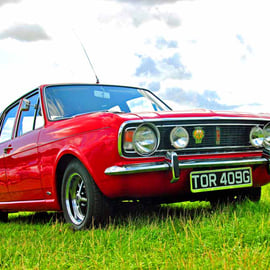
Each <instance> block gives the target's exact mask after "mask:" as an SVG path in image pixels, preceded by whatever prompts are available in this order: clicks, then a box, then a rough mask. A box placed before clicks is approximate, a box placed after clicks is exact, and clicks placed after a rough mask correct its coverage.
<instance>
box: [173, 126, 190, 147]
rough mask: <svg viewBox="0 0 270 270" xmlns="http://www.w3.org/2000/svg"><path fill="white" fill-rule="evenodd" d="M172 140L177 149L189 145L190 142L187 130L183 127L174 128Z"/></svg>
mask: <svg viewBox="0 0 270 270" xmlns="http://www.w3.org/2000/svg"><path fill="white" fill-rule="evenodd" d="M170 140H171V144H172V145H173V146H174V147H175V148H177V149H179V148H185V147H187V145H188V142H189V135H188V132H187V130H186V129H185V128H183V127H175V128H173V130H172V131H171V135H170Z"/></svg>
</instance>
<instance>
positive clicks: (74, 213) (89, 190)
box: [61, 160, 111, 230]
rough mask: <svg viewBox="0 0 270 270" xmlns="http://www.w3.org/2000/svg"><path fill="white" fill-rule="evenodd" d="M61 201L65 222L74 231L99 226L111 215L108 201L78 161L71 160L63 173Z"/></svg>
mask: <svg viewBox="0 0 270 270" xmlns="http://www.w3.org/2000/svg"><path fill="white" fill-rule="evenodd" d="M61 200H62V208H63V212H64V217H65V220H66V221H67V222H68V223H70V224H71V225H72V227H73V228H74V229H75V230H81V229H86V228H88V227H89V226H90V225H97V224H100V223H101V222H104V221H105V220H106V219H107V218H108V216H109V215H110V214H111V211H110V209H111V207H110V203H109V200H108V199H107V198H105V197H104V195H103V194H102V193H101V192H100V190H99V189H98V187H97V186H96V184H95V183H94V180H93V179H92V177H91V176H90V175H89V173H88V171H87V170H86V169H85V167H84V166H83V165H82V164H81V163H80V162H79V161H78V160H73V161H72V162H71V163H70V164H69V165H68V167H67V169H66V171H65V173H64V177H63V182H62V190H61Z"/></svg>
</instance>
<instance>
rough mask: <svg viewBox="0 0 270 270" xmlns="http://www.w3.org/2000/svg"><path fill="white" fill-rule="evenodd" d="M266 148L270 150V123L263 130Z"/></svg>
mask: <svg viewBox="0 0 270 270" xmlns="http://www.w3.org/2000/svg"><path fill="white" fill-rule="evenodd" d="M263 134H264V142H263V143H264V146H265V147H267V148H270V123H268V124H267V125H266V126H265V127H264V128H263Z"/></svg>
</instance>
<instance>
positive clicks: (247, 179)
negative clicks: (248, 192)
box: [190, 167, 252, 193]
mask: <svg viewBox="0 0 270 270" xmlns="http://www.w3.org/2000/svg"><path fill="white" fill-rule="evenodd" d="M190 186H191V192H193V193H197V192H206V191H214V190H224V189H233V188H242V187H251V186H252V171H251V168H250V167H245V168H235V169H223V170H210V171H198V172H191V174H190Z"/></svg>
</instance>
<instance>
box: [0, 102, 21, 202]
mask: <svg viewBox="0 0 270 270" xmlns="http://www.w3.org/2000/svg"><path fill="white" fill-rule="evenodd" d="M18 108H19V103H18V102H17V103H15V104H14V105H12V106H10V107H9V108H7V110H6V111H4V112H3V114H2V117H1V131H0V202H7V201H9V200H10V197H9V192H8V181H7V177H6V165H5V156H6V153H7V152H9V151H10V145H11V139H12V134H13V130H14V124H15V122H16V115H17V111H18Z"/></svg>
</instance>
